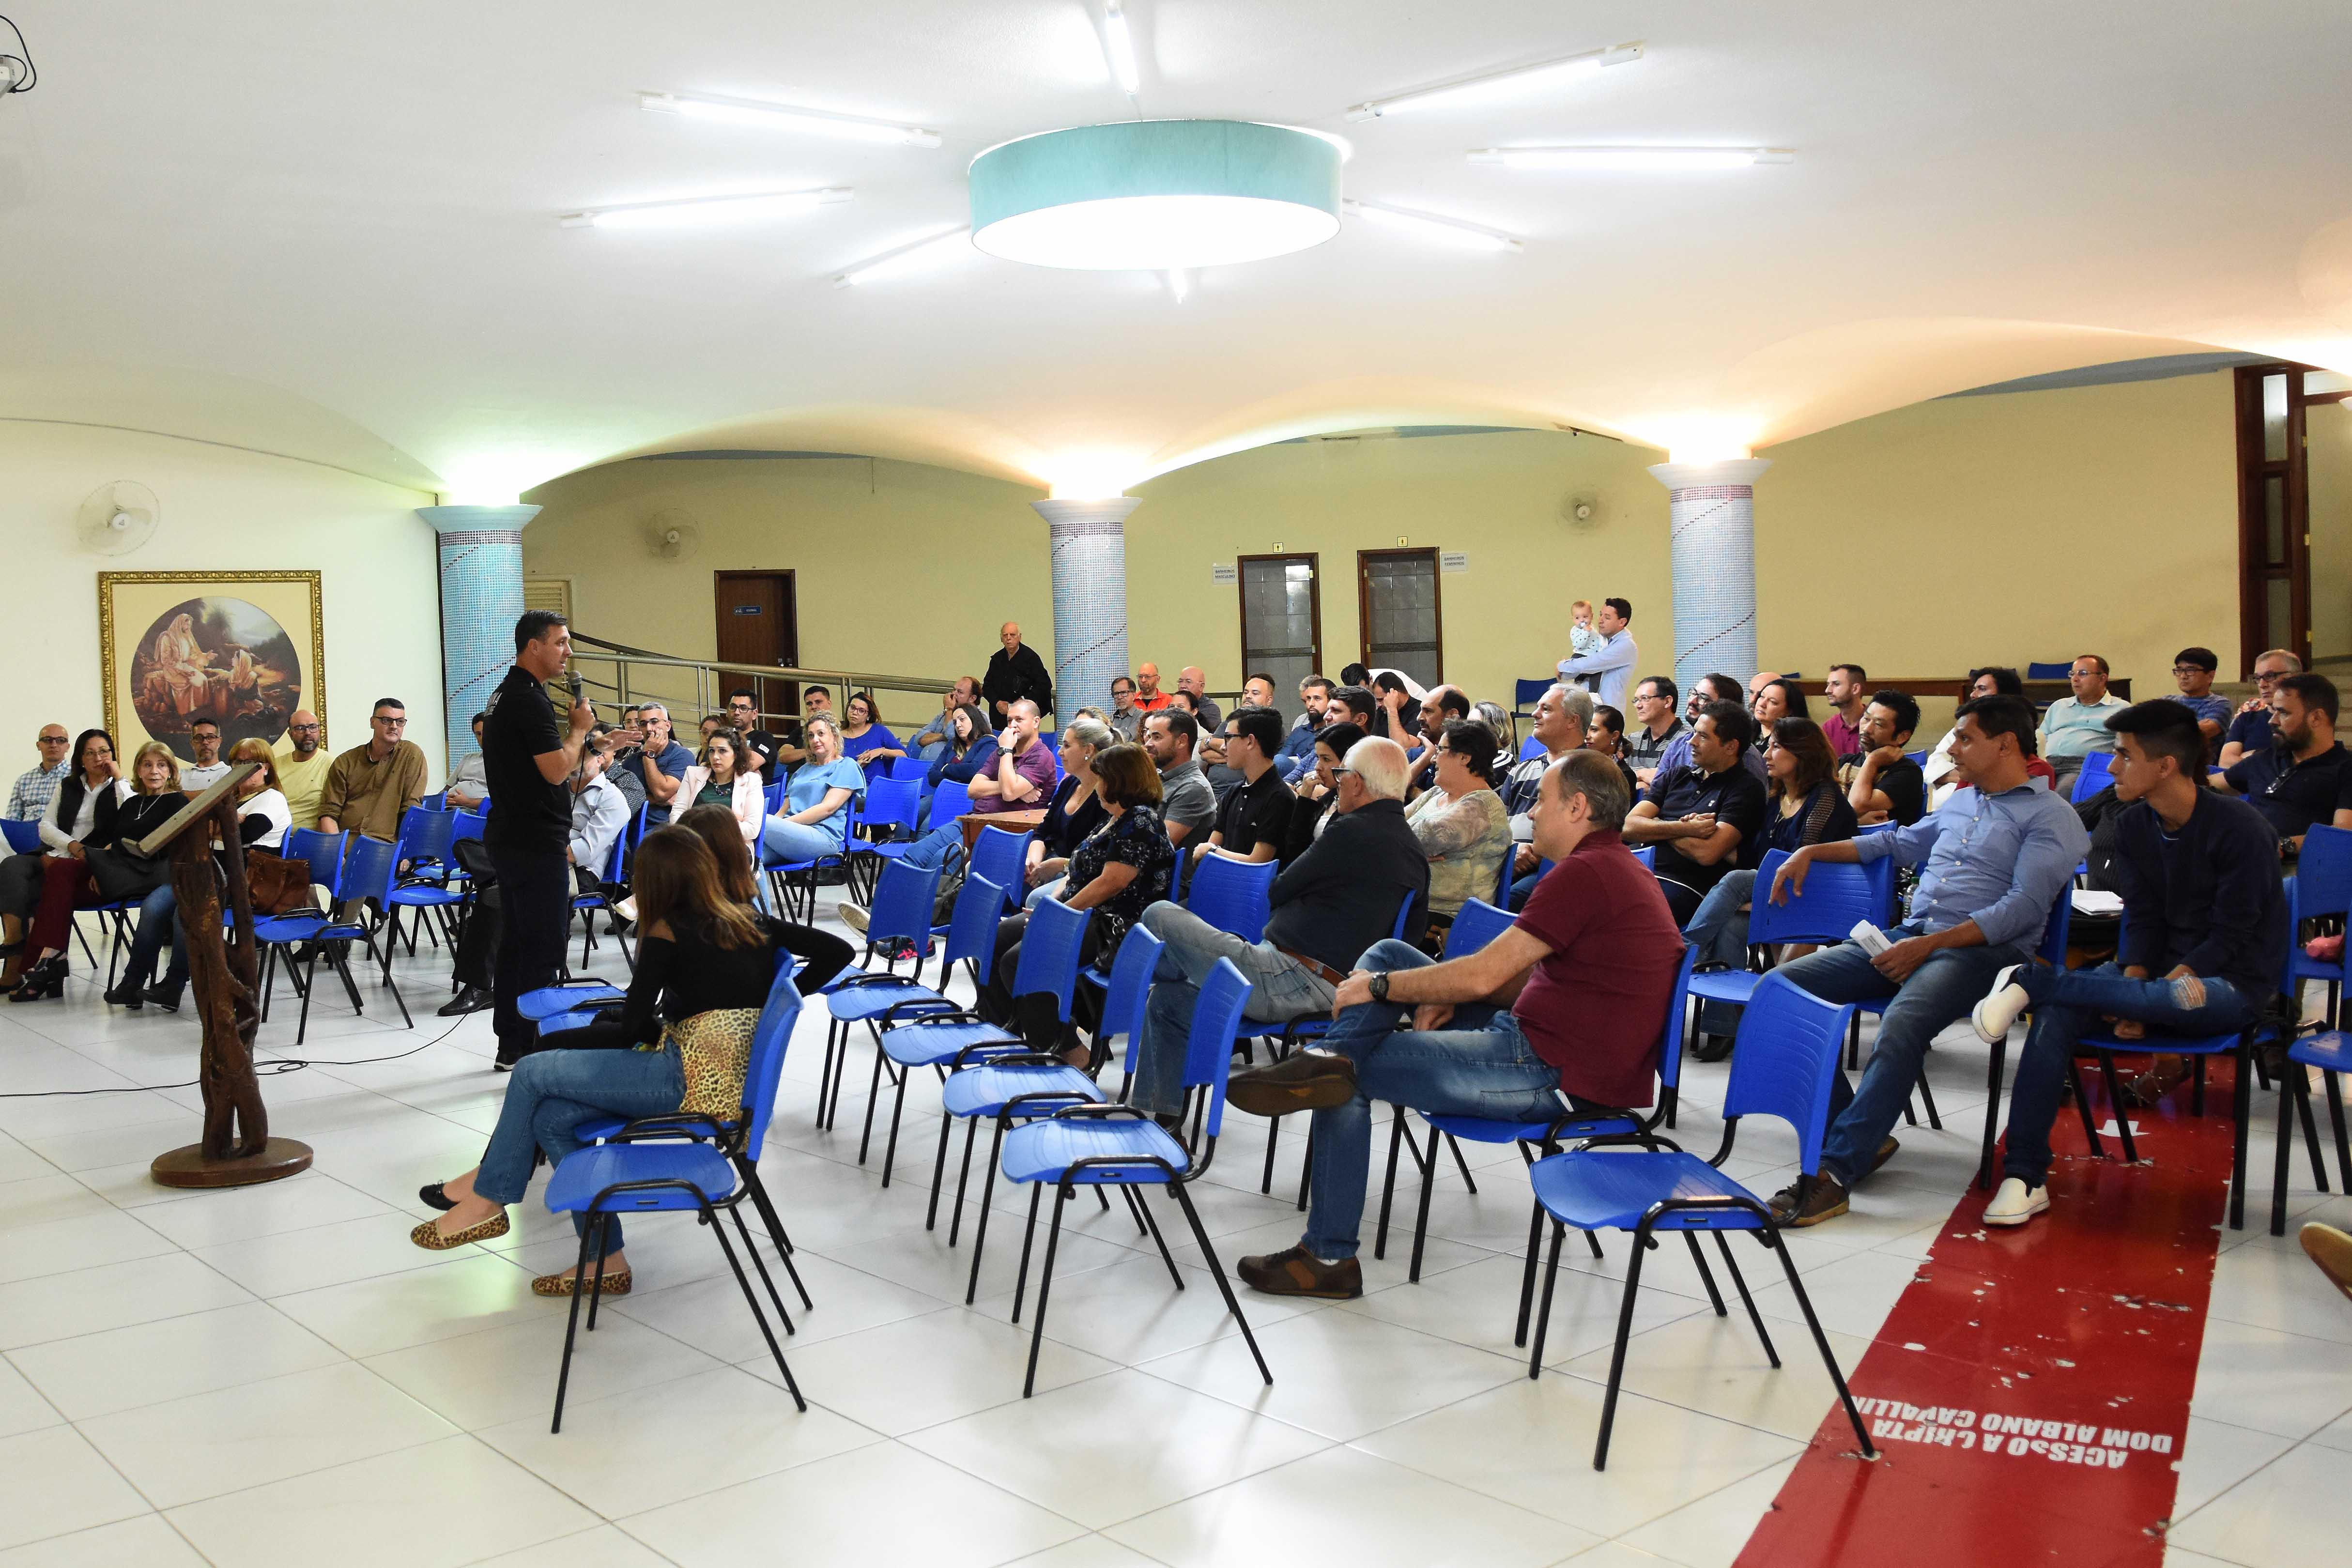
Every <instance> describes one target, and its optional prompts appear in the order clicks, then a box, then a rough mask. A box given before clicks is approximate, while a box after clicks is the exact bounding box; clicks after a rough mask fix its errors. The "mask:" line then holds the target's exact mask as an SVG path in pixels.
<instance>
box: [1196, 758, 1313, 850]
mask: <svg viewBox="0 0 2352 1568" xmlns="http://www.w3.org/2000/svg"><path fill="white" fill-rule="evenodd" d="M1295 798H1296V797H1295V796H1293V795H1291V793H1290V786H1289V785H1288V784H1284V783H1283V782H1282V774H1281V773H1279V772H1278V771H1277V770H1276V769H1274V768H1268V769H1266V770H1265V772H1264V773H1260V774H1259V775H1258V778H1257V783H1255V784H1247V783H1244V784H1240V785H1239V786H1237V787H1236V788H1234V790H1233V792H1232V793H1231V794H1229V795H1226V796H1225V798H1224V799H1223V801H1221V802H1220V803H1219V804H1218V805H1217V820H1216V822H1215V824H1214V825H1213V829H1212V831H1213V832H1216V833H1220V834H1223V838H1222V839H1220V840H1219V843H1220V844H1221V845H1222V846H1223V848H1224V850H1225V852H1226V853H1227V854H1229V855H1247V854H1248V853H1249V852H1250V851H1252V850H1253V849H1255V848H1256V847H1258V846H1259V845H1261V844H1271V845H1273V846H1274V847H1275V850H1276V853H1280V851H1281V849H1282V841H1283V837H1284V836H1285V835H1286V834H1287V833H1288V832H1289V831H1290V806H1291V802H1292V801H1293V800H1294V799H1295Z"/></svg>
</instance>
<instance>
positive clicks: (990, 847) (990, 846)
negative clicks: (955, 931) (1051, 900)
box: [935, 826, 1037, 934]
mask: <svg viewBox="0 0 2352 1568" xmlns="http://www.w3.org/2000/svg"><path fill="white" fill-rule="evenodd" d="M1034 837H1037V835H1036V834H1035V833H1034V832H1032V833H1015V832H1013V830H1012V829H1010V828H1005V827H997V826H987V827H983V828H982V829H981V830H980V837H979V838H978V839H977V840H976V841H974V843H973V844H972V847H971V859H970V861H969V862H968V867H969V870H968V874H969V875H970V876H973V877H984V878H986V879H988V880H990V881H992V882H993V883H995V884H996V885H997V886H998V887H1000V888H1003V889H1004V900H1005V904H1004V907H1005V912H1006V913H1007V914H1011V913H1013V912H1014V911H1016V910H1019V909H1020V908H1021V895H1022V894H1023V893H1024V892H1025V891H1026V890H1027V884H1028V880H1029V878H1028V866H1029V841H1030V840H1031V839H1033V838H1034ZM946 929H947V928H945V927H944V926H942V927H940V928H939V930H940V931H945V930H946ZM935 934H937V933H935Z"/></svg>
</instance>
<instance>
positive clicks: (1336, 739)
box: [1282, 723, 1364, 866]
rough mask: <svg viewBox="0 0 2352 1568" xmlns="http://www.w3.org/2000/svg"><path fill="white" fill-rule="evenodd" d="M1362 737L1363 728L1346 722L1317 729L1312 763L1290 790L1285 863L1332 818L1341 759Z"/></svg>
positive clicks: (1301, 851) (1304, 850)
mask: <svg viewBox="0 0 2352 1568" xmlns="http://www.w3.org/2000/svg"><path fill="white" fill-rule="evenodd" d="M1363 738H1364V732H1363V731H1362V730H1360V729H1359V728H1358V727H1357V726H1355V725H1353V724H1349V723H1336V724H1326V725H1324V726H1323V728H1322V729H1321V730H1320V731H1317V733H1316V736H1315V766H1314V767H1313V768H1312V769H1311V770H1309V771H1308V772H1307V773H1306V774H1305V775H1304V776H1303V777H1301V778H1300V779H1299V781H1298V784H1297V788H1296V789H1294V790H1293V791H1292V792H1291V804H1290V826H1289V827H1288V828H1287V829H1286V831H1285V832H1284V834H1283V841H1282V863H1283V864H1284V865H1285V866H1289V865H1292V864H1294V863H1295V862H1296V861H1297V859H1298V858H1299V857H1300V856H1301V855H1304V854H1306V853H1307V849H1308V848H1309V847H1311V846H1312V845H1313V844H1314V842H1315V841H1316V840H1317V839H1318V838H1320V837H1323V829H1324V828H1325V827H1326V826H1329V824H1330V821H1331V803H1332V802H1333V801H1335V800H1337V799H1338V798H1339V769H1340V767H1341V766H1342V765H1343V764H1342V763H1341V762H1340V759H1341V758H1342V757H1345V756H1346V755H1347V754H1348V752H1349V748H1350V747H1352V746H1354V745H1355V743H1356V742H1359V741H1360V740H1362V739H1363Z"/></svg>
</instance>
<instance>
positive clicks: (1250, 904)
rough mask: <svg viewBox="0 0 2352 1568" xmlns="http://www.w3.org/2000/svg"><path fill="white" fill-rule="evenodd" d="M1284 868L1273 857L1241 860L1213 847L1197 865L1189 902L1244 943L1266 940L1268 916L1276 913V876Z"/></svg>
mask: <svg viewBox="0 0 2352 1568" xmlns="http://www.w3.org/2000/svg"><path fill="white" fill-rule="evenodd" d="M1281 869H1282V868H1281V866H1280V865H1279V864H1278V863H1277V862H1276V861H1273V860H1260V861H1255V862H1252V861H1247V860H1237V859H1235V858H1233V857H1231V856H1229V855H1223V854H1220V853H1218V852H1217V851H1215V850H1211V851H1210V852H1209V853H1208V854H1207V855H1205V856H1203V857H1202V858H1201V863H1200V864H1199V865H1198V866H1196V867H1194V868H1193V870H1192V889H1191V891H1189V892H1188V893H1187V894H1186V895H1185V898H1184V902H1185V905H1186V907H1187V908H1189V909H1190V910H1192V912H1193V913H1194V914H1196V915H1198V916H1200V917H1201V918H1202V920H1204V921H1208V922H1209V924H1211V925H1213V926H1214V927H1216V928H1217V929H1218V930H1219V931H1227V932H1230V933H1232V934H1233V935H1234V936H1237V937H1239V938H1241V939H1242V940H1243V941H1244V942H1263V941H1265V922H1266V919H1267V917H1268V916H1270V915H1271V914H1273V912H1274V879H1275V876H1276V873H1277V872H1279V871H1280V870H1281Z"/></svg>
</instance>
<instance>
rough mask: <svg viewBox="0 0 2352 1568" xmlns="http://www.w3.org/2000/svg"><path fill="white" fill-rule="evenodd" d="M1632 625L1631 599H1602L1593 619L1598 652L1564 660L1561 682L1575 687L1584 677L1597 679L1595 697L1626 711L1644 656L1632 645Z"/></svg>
mask: <svg viewBox="0 0 2352 1568" xmlns="http://www.w3.org/2000/svg"><path fill="white" fill-rule="evenodd" d="M1592 629H1593V630H1594V631H1595V632H1597V633H1599V634H1600V636H1601V647H1600V648H1599V650H1598V651H1596V652H1594V653H1591V654H1584V655H1577V654H1571V655H1570V657H1569V658H1564V659H1561V660H1560V661H1559V678H1560V680H1561V681H1562V682H1563V683H1565V684H1567V685H1570V686H1576V685H1581V684H1582V683H1583V682H1582V679H1580V678H1582V677H1587V676H1591V677H1593V678H1596V679H1598V680H1599V682H1600V684H1599V686H1598V687H1597V688H1596V689H1595V690H1594V695H1595V696H1597V697H1599V698H1600V700H1601V701H1603V702H1606V703H1608V704H1609V705H1610V706H1611V707H1612V708H1617V709H1622V708H1624V707H1625V706H1626V703H1627V701H1628V700H1629V693H1631V692H1632V691H1633V665H1634V661H1635V660H1637V659H1639V658H1641V656H1642V653H1641V649H1640V648H1638V647H1635V646H1634V644H1633V601H1632V600H1630V599H1621V598H1614V597H1612V598H1608V599H1603V600H1602V601H1601V606H1600V608H1599V609H1597V610H1595V611H1594V612H1593V616H1592Z"/></svg>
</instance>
